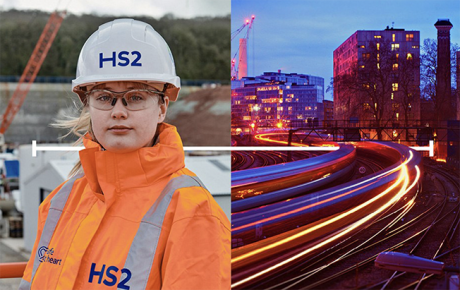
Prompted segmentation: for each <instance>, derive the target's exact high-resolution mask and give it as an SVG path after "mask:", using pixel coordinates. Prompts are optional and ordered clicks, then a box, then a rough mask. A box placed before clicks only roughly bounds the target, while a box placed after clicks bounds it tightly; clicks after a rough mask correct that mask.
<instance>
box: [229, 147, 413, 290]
mask: <svg viewBox="0 0 460 290" xmlns="http://www.w3.org/2000/svg"><path fill="white" fill-rule="evenodd" d="M409 152H410V157H409V158H408V159H406V160H405V161H404V162H403V163H402V164H401V165H399V166H398V167H397V168H398V169H401V172H400V174H399V177H398V179H397V181H396V182H395V183H394V184H393V185H392V186H390V187H389V188H387V189H386V190H385V191H383V192H382V193H380V194H379V195H377V196H375V197H373V198H372V199H370V200H368V201H366V202H365V203H362V204H360V205H359V206H357V207H355V208H353V209H351V210H349V211H347V212H344V213H343V214H340V215H338V216H336V217H335V218H333V219H330V220H328V221H325V222H323V223H321V224H319V225H316V226H314V227H312V228H309V229H306V230H304V231H302V232H300V233H297V234H296V235H293V236H291V237H288V238H285V239H283V240H281V241H278V242H276V243H273V244H271V245H268V246H265V247H262V248H261V249H257V250H254V251H252V252H249V253H246V254H244V255H241V256H240V257H237V258H234V259H232V263H236V262H239V261H242V260H244V259H247V258H249V257H252V256H254V255H257V254H260V253H261V252H264V251H266V250H270V249H273V248H275V247H277V246H281V245H283V244H286V243H288V242H291V241H293V240H294V239H297V238H300V237H301V236H304V235H306V234H307V233H310V232H312V231H314V230H317V229H319V228H321V227H324V226H326V225H329V224H331V223H333V222H335V221H338V220H340V219H342V218H345V217H347V216H348V215H350V214H352V213H355V212H357V211H358V210H360V209H362V208H364V207H366V206H367V205H370V204H372V203H373V202H375V201H377V200H379V199H380V198H382V197H384V196H385V195H386V194H388V193H389V192H391V191H392V190H393V189H395V188H396V187H397V186H398V185H399V184H400V183H401V182H403V185H402V186H401V189H400V190H399V191H398V193H397V194H395V196H393V197H392V198H391V199H390V200H389V201H388V202H387V203H385V204H384V205H383V206H381V207H380V208H378V209H377V210H375V211H374V212H373V213H372V214H369V215H367V216H365V217H364V218H362V219H361V220H359V221H357V222H355V223H353V224H352V225H350V226H349V227H348V228H347V229H346V230H344V231H342V232H340V233H339V234H337V235H335V236H333V237H330V238H328V239H326V240H324V241H323V242H321V243H318V244H316V245H315V246H313V247H311V248H309V249H307V250H305V251H302V252H301V253H299V254H297V255H295V256H293V257H291V258H289V259H286V260H284V261H282V262H280V263H277V264H275V265H273V266H271V267H269V268H267V269H265V270H263V271H260V272H258V273H256V274H253V275H251V276H249V277H247V278H245V279H242V280H240V281H238V282H236V283H234V284H232V286H231V287H237V286H240V285H242V284H244V283H247V282H249V281H251V280H253V279H255V278H257V277H260V276H262V275H265V274H267V273H268V272H271V271H273V270H275V269H277V268H279V267H282V266H284V265H286V264H288V263H290V262H292V261H294V260H296V259H298V258H300V257H302V256H304V255H306V254H308V253H310V252H311V251H313V250H316V249H318V248H320V247H322V246H325V245H327V244H329V243H330V242H332V241H335V240H336V239H338V238H340V237H342V236H344V235H346V234H348V233H349V232H351V231H353V230H354V229H356V228H357V227H359V226H361V225H362V224H364V223H366V222H368V221H369V220H370V219H372V218H374V217H375V216H376V215H378V214H380V213H381V212H382V211H384V210H386V209H387V208H388V207H390V206H391V205H392V204H394V203H395V202H396V201H398V200H399V199H400V198H401V197H402V196H404V194H406V193H407V192H409V191H410V189H412V188H413V187H414V186H415V184H416V183H417V181H418V180H419V178H420V170H419V169H418V167H416V171H417V176H416V178H415V180H414V182H413V183H412V184H411V185H410V187H408V185H409V179H410V178H409V174H408V169H407V163H408V162H409V161H410V160H411V159H412V158H413V154H412V152H411V151H409ZM395 170H396V168H395Z"/></svg>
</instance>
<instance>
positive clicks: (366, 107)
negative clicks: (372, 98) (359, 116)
mask: <svg viewBox="0 0 460 290" xmlns="http://www.w3.org/2000/svg"><path fill="white" fill-rule="evenodd" d="M363 107H364V110H365V111H367V110H369V109H370V108H371V106H370V105H369V103H364V104H363Z"/></svg>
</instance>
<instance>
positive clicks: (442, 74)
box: [434, 19, 455, 120]
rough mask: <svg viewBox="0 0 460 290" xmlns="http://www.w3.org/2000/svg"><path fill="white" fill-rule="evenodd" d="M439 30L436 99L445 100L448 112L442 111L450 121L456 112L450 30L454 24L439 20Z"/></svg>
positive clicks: (437, 23)
mask: <svg viewBox="0 0 460 290" xmlns="http://www.w3.org/2000/svg"><path fill="white" fill-rule="evenodd" d="M434 26H435V27H436V29H437V30H438V63H437V73H436V80H437V87H436V97H437V99H438V100H444V101H443V103H444V104H445V105H446V107H445V108H443V109H446V110H442V111H444V112H445V113H447V114H446V115H445V117H447V120H448V119H452V118H455V116H454V114H455V113H454V112H452V101H451V72H450V71H451V70H450V69H451V67H450V29H451V28H452V26H453V25H452V23H450V21H449V19H438V21H437V22H436V23H435V24H434ZM443 114H444V113H443Z"/></svg>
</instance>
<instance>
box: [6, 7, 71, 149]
mask: <svg viewBox="0 0 460 290" xmlns="http://www.w3.org/2000/svg"><path fill="white" fill-rule="evenodd" d="M65 14H66V12H65V11H62V12H58V11H55V12H53V13H52V14H51V16H50V18H49V20H48V22H47V23H46V25H45V28H44V29H43V32H42V34H41V35H40V38H39V39H38V42H37V44H36V45H35V49H34V51H33V52H32V55H31V56H30V59H29V61H28V62H27V65H26V68H25V69H24V72H23V73H22V75H21V78H20V79H19V82H18V85H17V87H16V90H15V91H14V93H13V96H12V97H11V99H10V101H9V102H8V106H7V107H6V110H5V113H4V114H3V118H2V123H1V126H0V142H1V140H3V138H2V136H1V135H3V134H4V133H5V132H6V130H7V129H8V127H9V126H10V125H11V123H12V122H13V119H14V116H16V113H17V112H18V111H19V109H21V106H22V104H23V103H24V100H25V99H26V97H27V93H28V92H29V90H30V87H31V85H32V83H33V82H34V80H35V77H36V76H37V74H38V71H39V70H40V67H41V65H42V63H43V61H44V60H45V58H46V55H47V54H48V51H49V49H50V47H51V44H52V43H53V41H54V38H55V37H56V34H57V32H58V30H59V28H60V27H61V23H62V21H63V20H64V17H65ZM1 145H2V144H0V146H1Z"/></svg>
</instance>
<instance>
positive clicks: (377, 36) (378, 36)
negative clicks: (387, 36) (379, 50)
mask: <svg viewBox="0 0 460 290" xmlns="http://www.w3.org/2000/svg"><path fill="white" fill-rule="evenodd" d="M374 38H382V36H380V35H374Z"/></svg>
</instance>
